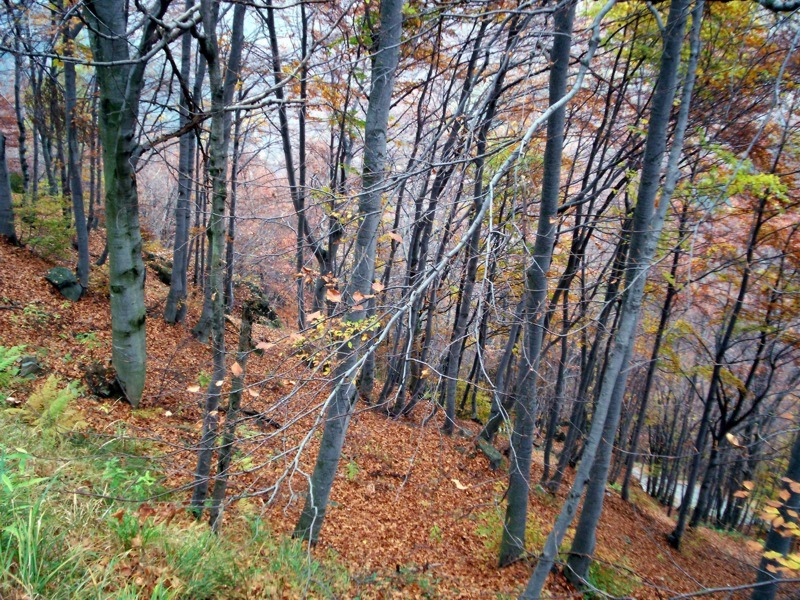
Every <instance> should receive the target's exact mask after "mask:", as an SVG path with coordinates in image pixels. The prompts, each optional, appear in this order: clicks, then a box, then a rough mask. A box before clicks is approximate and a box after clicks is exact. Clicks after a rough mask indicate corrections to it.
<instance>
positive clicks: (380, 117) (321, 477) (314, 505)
mask: <svg viewBox="0 0 800 600" xmlns="http://www.w3.org/2000/svg"><path fill="white" fill-rule="evenodd" d="M402 8H403V0H383V1H382V2H381V8H380V14H381V16H380V32H379V38H378V39H379V41H378V50H377V53H376V54H375V57H374V59H373V63H372V89H371V90H370V95H369V105H368V107H367V118H366V127H365V137H364V143H365V146H364V161H363V172H362V177H361V181H362V193H361V195H360V197H359V207H358V209H359V215H360V218H361V221H360V224H359V228H358V234H357V237H356V242H355V256H354V265H353V273H352V275H351V277H350V280H349V281H348V283H347V287H346V288H345V292H344V301H345V302H346V303H347V306H348V310H347V314H346V316H345V321H346V322H348V323H353V324H358V323H359V322H362V321H364V319H365V312H366V311H365V307H364V306H363V304H359V302H357V301H356V300H355V299H354V296H355V295H356V293H359V294H361V295H364V296H369V295H371V294H372V284H373V280H374V275H375V253H376V242H377V232H378V224H379V223H380V217H381V196H382V194H383V190H382V185H383V182H384V179H385V178H384V169H385V166H386V135H387V129H388V125H389V108H390V106H391V102H392V91H393V88H394V75H395V71H396V69H397V64H398V61H399V58H400V34H401V31H402V21H403V15H402ZM364 324H365V325H367V323H364ZM348 345H352V348H348V347H347V346H348ZM360 349H361V331H358V332H356V334H355V335H353V336H352V337H351V339H350V343H349V344H343V345H342V346H341V349H340V351H339V366H338V368H337V370H336V381H337V383H336V387H335V388H334V391H333V393H332V395H331V397H330V398H329V404H328V407H327V415H326V416H327V420H326V422H325V429H324V431H323V433H322V441H321V443H320V449H319V454H318V455H317V461H316V464H315V465H314V473H313V475H312V476H311V480H310V482H309V491H308V495H307V496H306V503H305V506H304V507H303V512H302V514H301V515H300V519H299V521H298V523H297V526H296V528H295V536H297V537H301V538H303V539H307V540H309V541H311V542H315V541H316V540H317V538H318V536H319V531H320V528H321V527H322V523H323V520H324V518H325V512H326V510H327V506H328V498H329V497H330V493H331V488H332V487H333V479H334V477H335V475H336V469H337V466H338V464H339V458H340V457H341V453H342V446H343V445H344V439H345V435H346V433H347V426H348V424H349V422H350V416H351V414H352V406H353V402H354V400H355V385H354V382H353V379H354V376H355V374H356V373H355V372H354V371H355V370H356V368H357V365H358V359H359V354H360Z"/></svg>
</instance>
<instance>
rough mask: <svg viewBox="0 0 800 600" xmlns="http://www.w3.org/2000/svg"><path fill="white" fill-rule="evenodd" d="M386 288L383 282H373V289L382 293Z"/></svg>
mask: <svg viewBox="0 0 800 600" xmlns="http://www.w3.org/2000/svg"><path fill="white" fill-rule="evenodd" d="M383 290H384V287H383V284H382V283H380V282H378V281H376V282H375V283H373V284H372V291H373V292H376V293H378V294H380V293H381V292H382V291H383Z"/></svg>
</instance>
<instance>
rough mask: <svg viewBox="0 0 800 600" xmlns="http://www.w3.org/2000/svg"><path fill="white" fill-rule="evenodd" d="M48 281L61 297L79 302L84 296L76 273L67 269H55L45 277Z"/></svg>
mask: <svg viewBox="0 0 800 600" xmlns="http://www.w3.org/2000/svg"><path fill="white" fill-rule="evenodd" d="M44 278H45V279H47V281H49V282H50V283H51V284H53V287H54V288H56V289H57V290H58V291H59V292H61V295H62V296H64V297H65V298H68V299H69V300H72V301H73V302H77V301H78V300H80V299H81V296H83V288H82V287H81V284H80V283H78V278H77V277H75V273H73V272H72V271H70V270H69V269H67V268H66V267H53V268H52V269H50V270H49V271H48V272H47V273H46V274H45V276H44Z"/></svg>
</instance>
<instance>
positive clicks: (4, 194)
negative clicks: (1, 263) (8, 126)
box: [0, 131, 19, 244]
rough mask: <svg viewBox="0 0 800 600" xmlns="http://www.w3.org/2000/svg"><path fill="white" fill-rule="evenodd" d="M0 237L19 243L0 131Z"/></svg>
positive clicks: (4, 140) (4, 138) (4, 142)
mask: <svg viewBox="0 0 800 600" xmlns="http://www.w3.org/2000/svg"><path fill="white" fill-rule="evenodd" d="M0 237H2V238H5V239H6V240H8V241H9V242H10V243H12V244H18V243H19V240H17V230H16V227H15V226H14V203H13V201H12V198H11V182H10V181H9V178H8V163H7V162H6V136H5V135H3V132H2V131H0Z"/></svg>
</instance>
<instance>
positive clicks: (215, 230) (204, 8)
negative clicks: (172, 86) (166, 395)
mask: <svg viewBox="0 0 800 600" xmlns="http://www.w3.org/2000/svg"><path fill="white" fill-rule="evenodd" d="M200 6H201V12H202V13H203V15H204V16H203V19H204V25H203V27H204V29H205V30H206V38H200V39H199V40H198V41H199V45H200V49H201V52H202V54H203V56H204V57H205V58H206V63H207V65H208V80H209V84H210V86H211V137H210V138H209V143H208V154H209V166H208V174H209V177H210V179H211V190H212V191H211V214H210V216H209V220H208V226H207V227H206V238H207V239H208V265H207V266H206V270H207V278H208V285H207V286H206V288H205V290H204V291H205V295H204V299H203V312H202V314H201V315H200V320H199V321H198V322H197V324H196V325H195V326H194V328H193V329H192V334H193V335H194V336H195V337H196V338H197V339H198V340H201V341H203V342H205V341H207V340H208V336H209V334H212V335H214V336H216V335H217V333H215V331H214V329H215V328H224V314H223V313H224V298H223V296H224V290H223V277H224V272H225V201H226V200H227V197H228V182H227V179H226V178H227V175H228V148H229V146H230V140H231V113H230V112H228V111H225V107H226V106H228V105H229V104H230V103H231V102H232V101H233V93H234V91H235V90H236V84H237V82H238V81H239V69H240V66H241V62H242V45H243V43H244V16H245V9H246V8H247V7H246V5H245V4H237V5H236V7H235V8H234V9H233V23H232V31H231V40H230V50H229V51H228V64H227V68H226V70H225V74H224V76H223V72H222V65H221V64H219V61H220V54H219V47H218V45H217V44H218V42H217V39H216V35H217V32H216V22H217V15H216V12H218V11H219V2H218V0H212V4H209V3H208V1H206V0H203V1H201V3H200ZM212 12H213V13H215V14H213V15H211V16H208V14H209V13H212ZM207 19H211V20H210V21H208V26H209V27H212V26H213V27H214V29H207V28H206V20H207ZM211 38H213V42H207V41H206V40H211ZM212 54H213V56H212ZM212 68H213V69H216V72H215V73H212V72H211V71H212ZM215 118H216V122H215V120H214V119H215ZM215 125H216V126H217V127H219V131H217V132H216V135H215V132H214V126H215ZM215 160H216V163H215ZM218 305H219V310H221V311H223V313H221V315H222V316H220V315H217V311H218ZM218 319H222V321H220V322H217V321H218ZM222 333H224V331H223V332H222ZM219 335H222V334H219ZM223 337H224V336H223ZM222 341H223V342H224V340H222ZM212 344H215V342H212ZM215 352H216V351H215ZM223 353H224V350H223Z"/></svg>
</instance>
